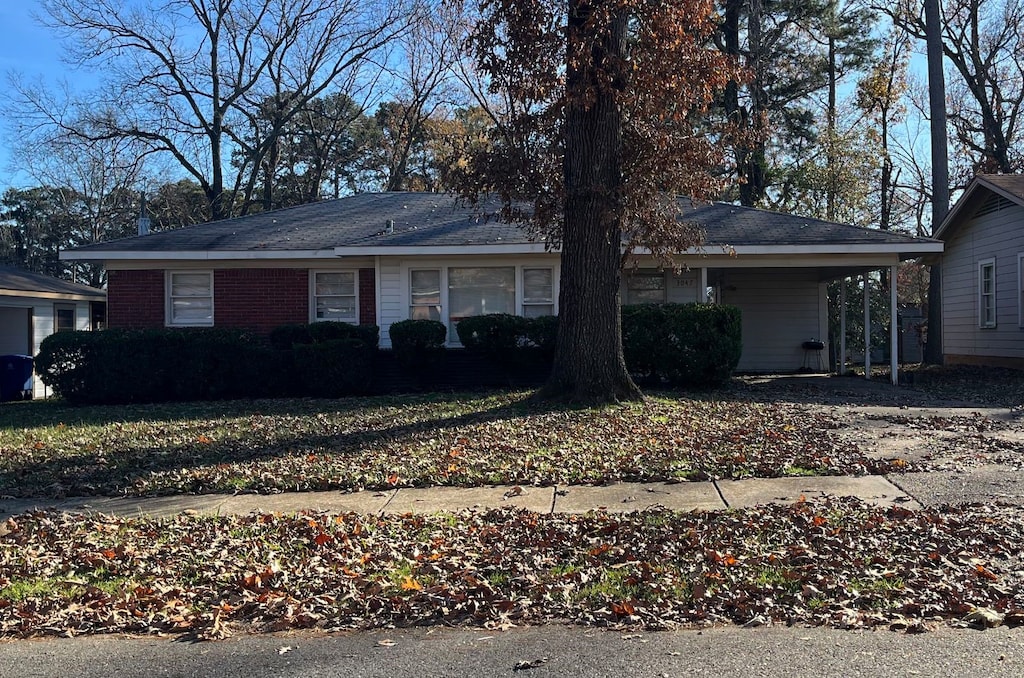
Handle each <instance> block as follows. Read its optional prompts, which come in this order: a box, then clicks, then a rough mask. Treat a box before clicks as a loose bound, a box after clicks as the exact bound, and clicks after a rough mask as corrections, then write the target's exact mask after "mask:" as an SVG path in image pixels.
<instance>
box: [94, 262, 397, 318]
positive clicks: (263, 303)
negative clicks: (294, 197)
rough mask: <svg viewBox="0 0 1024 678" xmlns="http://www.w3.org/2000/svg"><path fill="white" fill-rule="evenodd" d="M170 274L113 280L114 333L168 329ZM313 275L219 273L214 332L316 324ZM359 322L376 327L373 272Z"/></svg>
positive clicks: (366, 279)
mask: <svg viewBox="0 0 1024 678" xmlns="http://www.w3.org/2000/svg"><path fill="white" fill-rule="evenodd" d="M166 279H167V271H166V270H165V269H149V270H118V269H114V270H111V271H109V272H108V275H107V293H108V297H109V299H110V307H109V308H108V311H107V323H108V327H111V328H145V327H164V326H165V325H166V324H167V290H166ZM309 279H310V274H309V270H308V269H302V268H223V269H218V268H214V269H213V309H214V320H213V326H214V327H236V328H243V329H249V330H254V331H256V332H258V333H260V334H269V333H270V331H271V330H273V329H274V328H275V327H278V326H280V325H289V324H302V323H308V322H309V321H310V313H309V306H310V282H309ZM357 290H358V292H357V293H358V295H359V322H360V324H362V325H372V324H374V323H375V322H376V317H377V304H376V279H375V277H374V271H373V269H372V268H361V269H359V272H358V283H357Z"/></svg>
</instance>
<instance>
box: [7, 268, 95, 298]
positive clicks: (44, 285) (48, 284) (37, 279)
mask: <svg viewBox="0 0 1024 678" xmlns="http://www.w3.org/2000/svg"><path fill="white" fill-rule="evenodd" d="M0 294H4V295H12V296H21V297H23V296H46V297H50V296H55V295H59V296H63V297H77V298H84V299H94V300H97V301H98V300H102V299H106V297H107V293H106V292H104V291H103V290H98V289H96V288H95V287H89V286H87V285H79V284H78V283H73V282H69V281H67V280H61V279H60V278H54V277H52V276H48V275H42V274H40V273H32V272H31V271H26V270H23V269H20V268H15V267H14V266H0Z"/></svg>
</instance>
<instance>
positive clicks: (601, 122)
mask: <svg viewBox="0 0 1024 678" xmlns="http://www.w3.org/2000/svg"><path fill="white" fill-rule="evenodd" d="M588 4H589V3H585V2H581V0H569V23H568V31H569V40H570V44H573V43H572V41H573V40H577V39H585V38H587V37H589V36H586V35H584V32H585V31H586V30H588V28H587V26H586V22H587V19H588V17H589V13H590V11H592V10H591V9H590V8H589V6H587V5H588ZM581 5H583V6H582V7H581ZM591 44H592V46H591V48H590V50H589V52H590V54H589V57H590V58H589V59H587V58H582V59H579V60H578V61H577V60H573V59H570V63H569V64H568V68H567V71H566V89H567V94H568V101H569V104H568V107H567V111H566V118H565V164H564V176H565V190H566V200H565V209H564V215H563V240H562V242H563V245H562V253H561V261H562V271H561V277H560V281H561V282H560V291H559V318H558V339H557V343H556V348H555V361H554V368H553V370H552V373H551V376H550V378H549V379H548V382H547V384H546V385H545V386H544V388H542V389H541V391H540V392H539V394H538V395H539V397H541V398H543V399H555V400H565V401H569V402H577V403H594V402H617V401H622V400H636V399H639V398H641V397H642V395H641V393H640V389H639V388H637V386H636V384H635V383H633V380H632V378H631V377H630V376H629V372H628V371H627V370H626V363H625V360H624V358H623V355H622V321H621V313H620V305H621V300H620V296H619V285H620V281H621V275H622V274H621V266H622V228H621V223H622V222H621V198H620V192H621V190H622V115H621V112H620V111H619V108H618V105H617V102H616V100H615V91H614V88H615V87H617V86H621V76H622V74H621V73H617V70H618V69H620V68H621V64H623V63H625V61H624V56H625V50H626V17H625V15H622V16H620V17H618V18H616V19H615V20H614V21H613V22H612V25H611V27H610V28H609V29H608V30H607V32H606V34H604V35H601V36H596V37H595V38H594V39H593V41H592V43H591ZM571 51H572V50H571V48H570V53H571ZM609 73H610V74H611V77H610V78H607V79H606V78H604V77H602V76H603V75H609ZM617 82H618V83H619V84H616V83H617ZM588 91H589V92H592V93H593V94H592V96H589V97H588V96H585V93H586V92H588Z"/></svg>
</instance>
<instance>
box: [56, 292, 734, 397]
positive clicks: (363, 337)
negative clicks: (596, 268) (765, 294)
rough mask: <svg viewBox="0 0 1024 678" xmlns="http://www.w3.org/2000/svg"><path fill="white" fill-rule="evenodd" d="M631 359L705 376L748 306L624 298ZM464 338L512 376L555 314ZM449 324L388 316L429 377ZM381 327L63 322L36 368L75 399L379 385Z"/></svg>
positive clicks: (689, 379) (719, 361) (491, 323)
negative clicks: (90, 327) (70, 325)
mask: <svg viewBox="0 0 1024 678" xmlns="http://www.w3.org/2000/svg"><path fill="white" fill-rule="evenodd" d="M622 322H623V349H624V354H625V358H626V365H627V367H628V368H629V369H630V371H631V372H632V373H633V374H635V375H636V376H637V377H639V378H642V379H645V380H647V381H651V382H653V383H667V384H671V385H680V386H687V385H690V386H708V385H714V384H718V383H721V382H723V381H725V380H726V379H728V378H729V376H730V375H731V374H732V371H733V370H734V369H735V367H736V364H737V362H738V361H739V357H740V349H741V341H740V314H739V310H738V309H735V308H733V307H728V306H709V305H698V304H685V305H679V304H661V305H654V304H645V305H641V306H626V307H623V309H622ZM456 330H457V332H458V334H459V341H460V342H461V343H462V345H463V347H464V348H465V349H466V350H467V351H469V352H472V353H476V354H478V355H480V356H483V357H484V358H486V359H487V361H488V362H489V363H490V364H491V365H492V366H493V367H494V368H495V369H497V370H501V371H502V372H503V373H504V374H505V375H508V376H511V375H513V374H515V373H518V372H521V371H523V370H530V369H533V370H537V369H548V368H550V365H551V363H552V360H553V358H554V353H555V340H556V337H557V333H558V319H557V318H555V317H552V316H546V317H540V318H523V317H520V316H512V315H505V314H494V315H486V316H478V317H472V318H466V319H465V320H463V321H462V322H460V323H459V324H458V326H457V328H456ZM446 334H447V330H446V327H445V325H444V324H443V323H440V322H436V321H432V320H406V321H402V322H399V323H395V324H393V325H392V326H391V328H390V332H389V335H390V338H391V344H392V353H393V355H394V358H395V360H396V362H397V363H398V364H399V366H400V367H401V369H402V371H403V372H404V373H405V374H406V375H408V376H409V377H411V378H412V379H413V380H414V381H415V383H416V384H418V385H419V386H420V387H421V388H423V387H429V386H430V384H431V383H432V382H435V381H436V380H437V377H438V376H439V374H440V373H441V372H442V371H443V370H444V368H445V357H446V355H447V350H446V348H445V343H446ZM378 339H379V328H377V327H376V326H354V325H347V324H345V323H326V322H325V323H313V324H310V325H287V326H283V327H279V328H277V329H275V330H274V331H273V332H272V333H271V334H270V335H269V337H261V336H258V335H255V334H253V333H249V332H245V331H242V330H234V329H220V328H202V329H200V328H190V329H144V330H103V331H98V332H61V333H58V334H54V335H52V336H50V337H48V338H47V339H46V340H44V341H43V344H42V346H41V347H40V352H39V356H38V357H37V358H36V372H37V373H38V374H39V375H40V378H41V379H42V380H43V382H44V383H46V384H47V385H48V386H50V387H51V388H52V389H53V390H54V391H55V392H56V393H57V394H58V395H61V396H62V397H64V398H66V399H67V400H69V401H71V402H75V403H123V402H157V401H165V400H211V399H221V398H241V397H279V396H299V395H312V396H319V397H339V396H344V395H358V394H363V393H368V392H371V391H373V390H376V389H375V388H374V386H375V373H374V366H375V363H376V360H375V357H376V355H377V344H378Z"/></svg>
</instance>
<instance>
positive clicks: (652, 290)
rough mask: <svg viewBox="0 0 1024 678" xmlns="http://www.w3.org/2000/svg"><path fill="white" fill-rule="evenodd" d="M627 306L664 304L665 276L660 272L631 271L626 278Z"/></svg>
mask: <svg viewBox="0 0 1024 678" xmlns="http://www.w3.org/2000/svg"><path fill="white" fill-rule="evenodd" d="M626 303H627V304H664V303H665V274H664V273H662V272H661V271H633V272H632V273H630V274H629V275H628V276H627V277H626Z"/></svg>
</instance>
